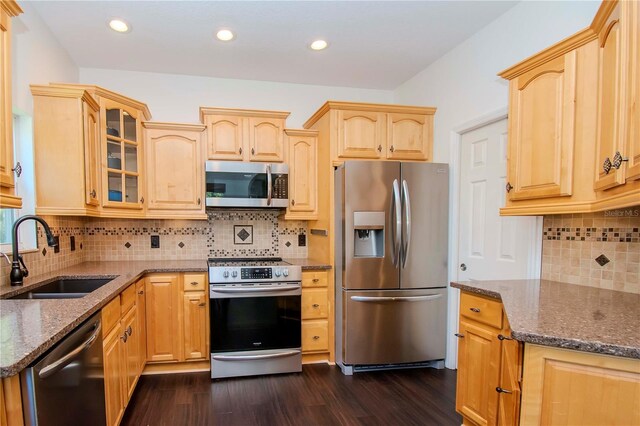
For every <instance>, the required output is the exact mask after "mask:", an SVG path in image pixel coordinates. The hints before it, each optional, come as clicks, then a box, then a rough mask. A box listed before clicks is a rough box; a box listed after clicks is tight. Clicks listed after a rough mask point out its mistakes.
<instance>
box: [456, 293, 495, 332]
mask: <svg viewBox="0 0 640 426" xmlns="http://www.w3.org/2000/svg"><path fill="white" fill-rule="evenodd" d="M460 315H462V316H464V317H467V318H469V319H472V320H474V321H478V322H481V323H483V324H488V325H490V326H492V327H496V328H502V303H500V302H499V301H496V300H490V299H486V298H484V297H480V296H475V295H473V294H469V293H464V292H463V293H462V294H461V295H460Z"/></svg>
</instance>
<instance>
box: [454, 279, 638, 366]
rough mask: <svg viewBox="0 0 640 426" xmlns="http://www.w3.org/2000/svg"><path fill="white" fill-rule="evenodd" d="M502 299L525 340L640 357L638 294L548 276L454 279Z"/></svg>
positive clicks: (462, 287)
mask: <svg viewBox="0 0 640 426" xmlns="http://www.w3.org/2000/svg"><path fill="white" fill-rule="evenodd" d="M451 286H452V287H455V288H459V289H460V290H464V291H467V292H470V293H476V294H481V295H484V296H488V297H492V298H495V299H499V300H502V303H503V305H504V311H505V313H506V315H507V319H508V321H509V325H510V326H511V330H512V333H511V336H512V337H513V338H514V339H516V340H519V341H521V342H525V343H535V344H539V345H546V346H556V347H560V348H565V349H576V350H580V351H586V352H596V353H601V354H607V355H615V356H622V357H628V358H636V359H640V331H639V330H640V295H639V294H633V293H624V292H620V291H613V290H605V289H600V288H594V287H586V286H581V285H576V284H568V283H562V282H556V281H548V280H504V281H463V282H452V283H451Z"/></svg>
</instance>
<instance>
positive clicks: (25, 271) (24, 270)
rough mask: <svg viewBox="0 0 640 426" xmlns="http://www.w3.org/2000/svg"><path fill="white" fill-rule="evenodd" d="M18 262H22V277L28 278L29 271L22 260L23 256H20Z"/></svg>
mask: <svg viewBox="0 0 640 426" xmlns="http://www.w3.org/2000/svg"><path fill="white" fill-rule="evenodd" d="M18 261H20V264H21V265H22V277H23V278H25V277H28V276H29V270H28V269H27V265H25V264H24V259H23V258H22V255H21V254H19V255H18Z"/></svg>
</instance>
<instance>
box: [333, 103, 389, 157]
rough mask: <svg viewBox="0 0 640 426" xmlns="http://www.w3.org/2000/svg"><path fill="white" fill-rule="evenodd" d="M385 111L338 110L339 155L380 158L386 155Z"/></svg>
mask: <svg viewBox="0 0 640 426" xmlns="http://www.w3.org/2000/svg"><path fill="white" fill-rule="evenodd" d="M385 120H386V116H385V114H384V113H383V112H370V111H342V110H339V111H338V118H337V121H338V123H337V127H338V157H339V158H367V159H380V158H384V157H385V155H386V146H387V141H386V137H385V136H386V134H385V133H386V132H385V130H386V125H385V124H386V121H385Z"/></svg>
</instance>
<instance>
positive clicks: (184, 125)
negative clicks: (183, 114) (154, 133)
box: [142, 121, 207, 132]
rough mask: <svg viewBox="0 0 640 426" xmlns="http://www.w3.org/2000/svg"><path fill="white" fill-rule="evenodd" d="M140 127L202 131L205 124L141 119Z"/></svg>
mask: <svg viewBox="0 0 640 426" xmlns="http://www.w3.org/2000/svg"><path fill="white" fill-rule="evenodd" d="M142 127H144V128H145V129H158V130H187V131H192V132H204V131H205V129H206V128H207V126H205V125H204V124H191V123H168V122H161V121H143V122H142Z"/></svg>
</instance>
